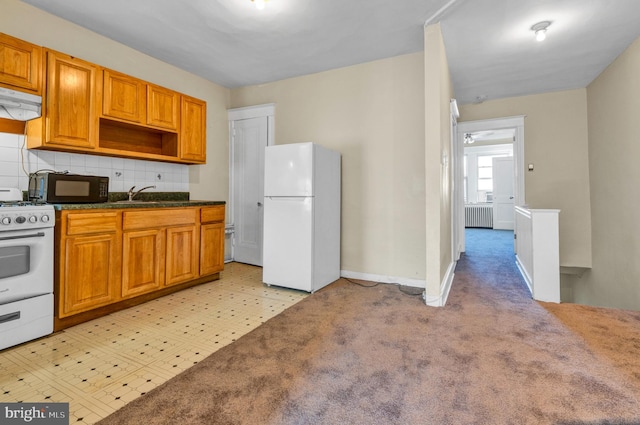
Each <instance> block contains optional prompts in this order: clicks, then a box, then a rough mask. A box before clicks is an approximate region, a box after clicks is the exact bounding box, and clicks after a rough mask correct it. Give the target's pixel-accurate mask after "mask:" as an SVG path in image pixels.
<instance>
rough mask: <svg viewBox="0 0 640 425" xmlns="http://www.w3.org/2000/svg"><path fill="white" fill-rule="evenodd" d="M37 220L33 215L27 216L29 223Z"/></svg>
mask: <svg viewBox="0 0 640 425" xmlns="http://www.w3.org/2000/svg"><path fill="white" fill-rule="evenodd" d="M37 222H38V217H36V216H35V215H32V216H30V217H29V223H37Z"/></svg>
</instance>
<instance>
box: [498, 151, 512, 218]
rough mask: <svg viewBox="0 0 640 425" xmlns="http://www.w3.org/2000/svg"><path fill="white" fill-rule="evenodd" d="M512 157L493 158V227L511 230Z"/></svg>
mask: <svg viewBox="0 0 640 425" xmlns="http://www.w3.org/2000/svg"><path fill="white" fill-rule="evenodd" d="M513 174H514V173H513V157H504V158H493V228H494V229H503V230H513V227H514V216H515V211H514V200H513V198H514V196H513V180H514V176H513Z"/></svg>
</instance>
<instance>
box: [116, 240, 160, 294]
mask: <svg viewBox="0 0 640 425" xmlns="http://www.w3.org/2000/svg"><path fill="white" fill-rule="evenodd" d="M163 285H164V230H163V229H147V230H134V231H130V232H124V234H123V235H122V297H123V298H126V297H132V296H136V295H140V294H144V293H147V292H151V291H155V290H157V289H160V288H161V287H162V286H163Z"/></svg>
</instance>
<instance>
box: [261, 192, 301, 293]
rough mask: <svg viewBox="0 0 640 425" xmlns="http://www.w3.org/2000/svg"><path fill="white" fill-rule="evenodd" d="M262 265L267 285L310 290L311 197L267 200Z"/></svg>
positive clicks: (263, 278) (265, 200) (263, 279)
mask: <svg viewBox="0 0 640 425" xmlns="http://www.w3.org/2000/svg"><path fill="white" fill-rule="evenodd" d="M264 202H265V219H264V222H265V227H264V266H263V268H262V281H263V282H264V283H266V284H268V285H277V286H283V287H285V288H292V289H300V290H303V291H309V292H310V291H311V288H312V283H313V282H312V270H311V267H312V263H311V258H312V255H313V239H312V238H313V198H312V197H284V196H283V197H272V198H270V197H266V198H265V199H264Z"/></svg>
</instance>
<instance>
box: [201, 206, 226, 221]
mask: <svg viewBox="0 0 640 425" xmlns="http://www.w3.org/2000/svg"><path fill="white" fill-rule="evenodd" d="M214 221H224V205H220V206H215V207H204V208H202V209H201V210H200V222H201V223H211V222H214Z"/></svg>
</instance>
